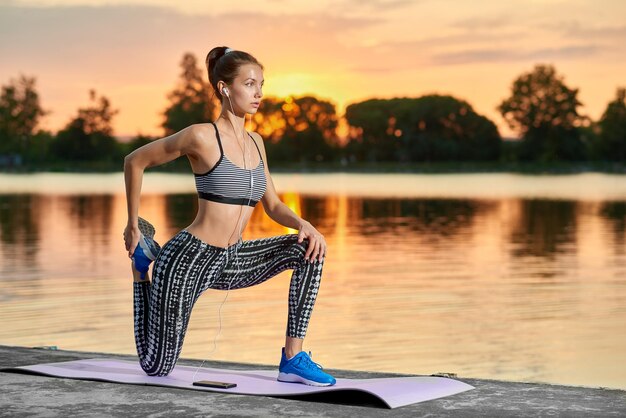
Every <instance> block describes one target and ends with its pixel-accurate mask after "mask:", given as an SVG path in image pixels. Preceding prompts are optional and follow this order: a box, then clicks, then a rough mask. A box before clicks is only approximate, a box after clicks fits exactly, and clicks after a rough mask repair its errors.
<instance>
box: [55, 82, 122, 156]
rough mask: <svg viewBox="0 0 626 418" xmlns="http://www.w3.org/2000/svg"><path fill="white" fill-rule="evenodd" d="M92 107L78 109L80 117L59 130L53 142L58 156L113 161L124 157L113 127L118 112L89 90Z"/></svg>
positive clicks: (93, 91) (106, 101)
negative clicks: (121, 154) (114, 135)
mask: <svg viewBox="0 0 626 418" xmlns="http://www.w3.org/2000/svg"><path fill="white" fill-rule="evenodd" d="M89 99H90V101H91V103H92V104H91V105H90V106H87V107H85V108H81V109H78V116H76V117H75V118H74V119H72V120H71V121H70V122H69V123H68V124H67V126H66V127H65V128H64V129H63V130H61V131H59V133H58V134H57V138H56V140H55V141H54V143H53V150H54V152H55V154H56V155H57V156H58V157H60V158H62V159H67V160H89V161H94V160H107V159H109V160H114V159H117V158H121V156H120V155H119V154H120V150H119V147H118V145H117V141H115V138H114V137H113V127H112V125H111V123H112V120H113V117H114V116H115V115H116V114H117V113H118V112H119V111H118V110H116V109H112V108H111V103H110V101H109V100H108V99H107V98H106V97H104V96H102V97H100V98H98V97H96V92H95V90H93V89H92V90H90V91H89Z"/></svg>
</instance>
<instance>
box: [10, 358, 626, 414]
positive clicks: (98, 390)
mask: <svg viewBox="0 0 626 418" xmlns="http://www.w3.org/2000/svg"><path fill="white" fill-rule="evenodd" d="M94 357H115V358H121V359H127V360H133V359H135V358H136V357H134V356H128V355H116V354H108V353H90V352H79V351H65V350H42V349H32V348H26V347H10V346H0V368H6V367H16V366H24V365H30V364H37V363H50V362H57V361H69V360H78V359H85V358H94ZM200 363H201V361H198V360H184V359H182V360H180V364H185V365H192V366H199V365H200ZM205 366H207V367H227V368H232V369H266V368H272V367H276V365H250V364H242V363H228V362H216V361H207V362H205ZM331 373H333V374H334V375H336V376H339V377H348V378H373V377H391V376H400V375H398V374H392V373H368V372H356V371H349V370H332V371H331ZM458 380H461V381H464V382H467V383H469V384H470V385H472V386H475V387H476V389H474V390H471V391H468V392H463V393H459V394H456V395H453V396H450V397H446V398H442V399H435V400H431V401H427V402H422V403H418V404H413V405H409V406H406V407H401V408H398V409H394V410H388V409H385V408H384V407H382V406H381V405H379V404H371V403H367V402H370V399H366V398H362V397H361V398H359V397H358V396H356V397H351V398H349V399H345V398H343V397H340V396H333V395H332V394H326V395H324V396H316V397H314V398H312V397H307V398H306V399H294V398H289V399H282V398H269V397H261V396H245V395H233V394H220V393H206V392H196V391H190V390H180V389H172V388H162V387H156V386H138V385H122V384H114V383H105V382H95V381H81V380H73V379H59V378H50V377H44V376H34V375H27V374H18V373H7V372H0V408H1V409H0V415H1V416H29V417H30V416H134V417H137V416H166V417H172V416H185V417H191V416H245V417H266V416H299V417H348V416H355V415H358V416H359V418H365V417H380V416H394V417H396V416H397V417H426V416H438V417H441V416H459V417H461V416H462V417H467V416H472V417H474V416H481V417H520V416H524V417H529V416H563V417H611V416H615V417H621V416H626V391H623V390H615V389H604V388H587V387H577V386H561V385H548V384H536V383H522V382H506V381H497V380H486V379H464V378H463V377H462V376H461V377H459V378H458ZM329 395H330V396H329Z"/></svg>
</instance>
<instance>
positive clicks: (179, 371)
mask: <svg viewBox="0 0 626 418" xmlns="http://www.w3.org/2000/svg"><path fill="white" fill-rule="evenodd" d="M12 370H28V371H30V372H34V373H37V374H42V375H46V376H55V377H66V378H71V379H87V380H101V381H106V382H115V383H129V384H141V385H155V386H166V387H175V388H184V389H192V390H202V391H210V392H225V393H237V394H243V395H265V396H293V395H306V394H312V393H321V392H330V391H342V390H344V391H347V390H350V391H362V392H366V393H369V394H371V395H374V396H376V397H377V398H379V399H380V400H381V401H383V402H384V403H385V404H386V405H387V406H388V407H389V408H397V407H399V406H404V405H409V404H412V403H417V402H423V401H427V400H430V399H436V398H442V397H444V396H450V395H454V394H456V393H460V392H465V391H466V390H470V389H474V387H473V386H470V385H468V384H466V383H463V382H460V381H458V380H454V379H448V378H445V377H432V376H407V377H385V378H374V379H344V378H337V383H336V384H335V385H333V386H324V387H317V386H308V385H303V384H300V383H284V382H279V381H277V380H276V377H277V375H278V370H227V369H214V368H206V367H203V368H201V369H200V370H199V371H198V373H197V374H196V375H195V377H194V373H196V370H198V368H197V367H193V366H176V367H175V368H174V370H173V371H172V372H171V373H170V374H169V375H168V376H166V377H157V376H148V375H146V374H145V372H144V371H143V370H142V369H141V367H140V366H139V363H137V362H135V361H125V360H117V359H107V358H101V359H86V360H76V361H64V362H59V363H44V364H35V365H32V366H21V367H14V368H13V369H12ZM197 380H214V381H219V382H229V383H236V384H237V387H235V388H231V389H217V388H206V387H199V386H193V385H192V382H193V381H197Z"/></svg>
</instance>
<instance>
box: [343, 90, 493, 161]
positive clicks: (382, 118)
mask: <svg viewBox="0 0 626 418" xmlns="http://www.w3.org/2000/svg"><path fill="white" fill-rule="evenodd" d="M346 119H347V121H348V123H349V124H350V126H351V138H350V141H349V143H348V145H347V147H346V150H347V152H348V153H349V154H351V155H354V156H355V157H356V159H359V160H366V161H403V162H408V161H464V160H470V161H475V160H495V159H498V157H499V155H500V145H501V139H500V135H499V134H498V130H497V128H496V126H495V124H494V123H493V122H492V121H490V120H489V119H487V118H485V117H484V116H481V115H479V114H477V113H476V112H475V111H474V109H473V108H472V106H471V105H470V104H469V103H467V102H465V101H463V100H459V99H456V98H454V97H452V96H447V95H436V94H434V95H426V96H422V97H419V98H396V99H390V100H382V99H373V100H367V101H364V102H361V103H355V104H351V105H350V106H348V107H347V108H346Z"/></svg>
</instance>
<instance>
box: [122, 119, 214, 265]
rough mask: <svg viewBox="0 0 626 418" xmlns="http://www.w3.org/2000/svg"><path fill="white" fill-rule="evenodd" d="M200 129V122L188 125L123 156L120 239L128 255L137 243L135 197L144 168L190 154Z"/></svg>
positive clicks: (201, 134) (137, 199)
mask: <svg viewBox="0 0 626 418" xmlns="http://www.w3.org/2000/svg"><path fill="white" fill-rule="evenodd" d="M204 131H205V129H204V128H203V127H202V126H201V125H191V126H189V127H187V128H185V129H182V130H181V131H179V132H176V133H175V134H172V135H170V136H167V137H165V138H161V139H157V140H155V141H152V142H151V143H149V144H146V145H144V146H143V147H140V148H138V149H136V150H135V151H133V152H131V153H130V154H128V155H127V156H126V158H124V181H125V182H126V204H127V208H128V222H127V224H126V229H125V230H124V242H125V244H126V250H127V251H128V256H129V257H131V256H132V254H133V252H134V250H135V247H136V246H137V243H138V242H139V236H140V232H139V226H138V216H139V215H138V213H139V196H140V194H141V183H142V180H143V172H144V170H145V169H146V168H149V167H154V166H157V165H161V164H164V163H167V162H169V161H172V160H174V159H176V158H178V157H180V156H183V155H189V154H191V153H192V152H193V149H194V141H196V140H197V139H198V138H199V137H202V136H203V135H204Z"/></svg>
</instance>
